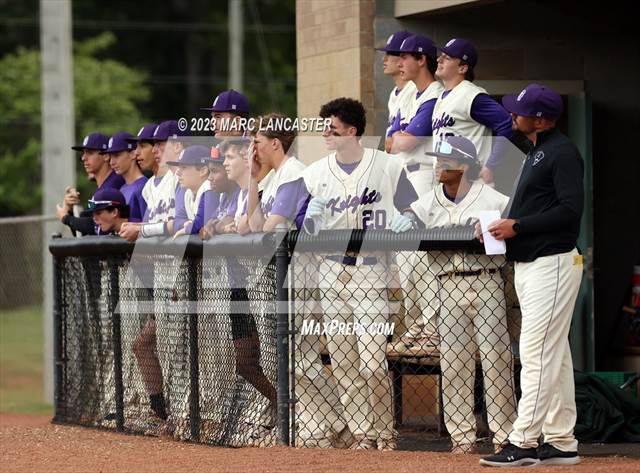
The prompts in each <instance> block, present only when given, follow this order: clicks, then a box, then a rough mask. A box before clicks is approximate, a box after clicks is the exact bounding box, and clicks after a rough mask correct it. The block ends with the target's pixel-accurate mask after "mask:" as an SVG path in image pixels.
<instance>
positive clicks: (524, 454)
mask: <svg viewBox="0 0 640 473" xmlns="http://www.w3.org/2000/svg"><path fill="white" fill-rule="evenodd" d="M538 463H540V460H538V453H537V451H536V449H535V448H520V447H516V446H515V445H513V444H512V443H508V442H507V443H506V444H505V446H504V447H503V448H502V450H501V451H500V453H497V454H495V455H490V456H488V457H484V458H481V459H480V464H481V465H483V466H533V465H537V464H538Z"/></svg>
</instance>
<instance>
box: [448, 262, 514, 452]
mask: <svg viewBox="0 0 640 473" xmlns="http://www.w3.org/2000/svg"><path fill="white" fill-rule="evenodd" d="M439 279H440V283H441V288H440V296H441V300H442V302H441V308H440V317H439V324H438V330H439V333H440V340H441V343H440V353H441V358H440V367H441V370H442V394H443V403H444V419H445V424H446V426H447V430H448V431H449V434H450V435H451V441H452V443H453V444H454V445H461V444H469V443H475V441H476V420H475V416H474V414H473V407H474V382H475V372H476V351H479V353H480V361H481V364H482V372H483V377H484V388H485V400H486V405H487V420H488V422H489V429H490V430H491V432H493V442H494V443H495V444H500V443H502V442H504V441H505V440H506V439H507V436H508V435H509V432H510V431H511V427H512V424H513V421H514V419H515V412H516V400H515V395H514V382H513V356H512V354H511V344H510V341H509V332H508V331H507V317H506V307H505V300H504V289H503V281H502V277H501V276H500V273H499V272H496V273H493V274H489V273H483V274H481V275H479V276H453V275H451V276H442V277H440V278H439Z"/></svg>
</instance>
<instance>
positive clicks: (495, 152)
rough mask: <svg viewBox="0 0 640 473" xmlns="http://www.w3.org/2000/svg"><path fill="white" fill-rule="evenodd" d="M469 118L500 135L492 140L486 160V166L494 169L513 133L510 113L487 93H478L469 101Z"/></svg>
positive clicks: (500, 160) (501, 158) (499, 161)
mask: <svg viewBox="0 0 640 473" xmlns="http://www.w3.org/2000/svg"><path fill="white" fill-rule="evenodd" d="M471 118H473V119H474V120H475V121H477V122H478V123H480V124H482V125H484V126H486V127H487V128H489V129H491V130H493V132H494V133H495V135H496V136H499V137H502V139H497V140H495V141H494V146H492V149H491V154H490V155H489V158H488V159H487V161H486V165H487V167H489V168H492V169H495V168H496V167H498V166H499V165H500V163H502V160H503V156H504V155H505V153H506V151H507V147H508V146H509V144H508V143H509V138H511V136H512V135H513V130H512V129H511V115H509V112H507V111H506V110H505V109H504V108H503V107H502V106H501V105H500V104H499V103H498V102H496V101H495V100H493V99H492V98H491V97H489V96H488V95H487V94H478V95H476V98H474V99H473V102H472V103H471Z"/></svg>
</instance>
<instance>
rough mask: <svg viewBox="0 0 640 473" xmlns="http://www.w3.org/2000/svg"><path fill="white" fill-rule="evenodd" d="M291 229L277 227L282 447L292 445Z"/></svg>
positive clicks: (280, 440)
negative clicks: (289, 301)
mask: <svg viewBox="0 0 640 473" xmlns="http://www.w3.org/2000/svg"><path fill="white" fill-rule="evenodd" d="M287 236H288V228H287V226H286V225H283V224H280V225H278V226H277V227H276V245H277V246H276V290H277V294H276V296H277V297H276V301H277V302H276V310H277V322H276V337H277V338H276V354H277V356H278V430H279V437H278V443H279V444H280V445H290V439H289V414H290V413H289V409H290V407H291V406H290V399H289V310H288V308H289V305H288V300H289V288H288V281H287V272H288V269H289V245H288V239H287Z"/></svg>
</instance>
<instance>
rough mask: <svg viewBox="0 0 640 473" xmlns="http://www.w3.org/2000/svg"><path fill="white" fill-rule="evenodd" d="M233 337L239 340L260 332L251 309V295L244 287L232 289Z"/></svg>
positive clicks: (231, 317)
mask: <svg viewBox="0 0 640 473" xmlns="http://www.w3.org/2000/svg"><path fill="white" fill-rule="evenodd" d="M231 304H232V308H231V311H230V313H229V318H230V319H231V338H232V339H233V340H239V339H242V338H250V337H253V336H255V335H257V334H258V329H257V327H256V320H255V319H254V318H253V315H251V312H250V311H249V296H248V294H247V290H246V289H244V288H238V289H231Z"/></svg>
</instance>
